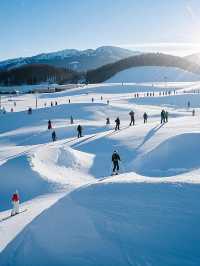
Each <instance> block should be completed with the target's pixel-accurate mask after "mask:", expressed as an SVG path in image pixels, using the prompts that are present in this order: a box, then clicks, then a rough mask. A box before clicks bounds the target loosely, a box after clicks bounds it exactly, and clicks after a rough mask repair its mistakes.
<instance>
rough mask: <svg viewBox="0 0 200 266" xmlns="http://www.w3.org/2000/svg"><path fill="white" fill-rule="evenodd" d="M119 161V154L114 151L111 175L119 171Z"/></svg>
mask: <svg viewBox="0 0 200 266" xmlns="http://www.w3.org/2000/svg"><path fill="white" fill-rule="evenodd" d="M119 161H121V159H120V156H119V154H118V153H117V152H116V151H114V152H113V155H112V162H113V173H114V172H115V171H116V170H117V171H119Z"/></svg>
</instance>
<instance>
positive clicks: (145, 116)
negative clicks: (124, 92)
mask: <svg viewBox="0 0 200 266" xmlns="http://www.w3.org/2000/svg"><path fill="white" fill-rule="evenodd" d="M194 115H195V112H194V111H193V116H194ZM129 116H130V123H129V126H134V125H135V112H134V111H133V110H131V111H130V112H129ZM160 117H161V124H163V123H167V122H168V117H169V113H168V111H166V110H164V109H163V110H162V111H161V113H160ZM147 121H148V114H147V113H146V112H144V114H143V122H144V124H146V123H147ZM120 122H121V121H120V118H119V117H117V118H116V119H115V128H114V129H115V131H118V130H120ZM70 124H74V118H73V116H70ZM106 125H107V126H108V125H110V118H109V117H107V118H106ZM47 128H48V130H51V136H52V141H53V142H54V141H56V140H57V136H56V132H55V129H53V127H52V122H51V120H49V121H48V124H47ZM76 130H77V137H78V138H81V137H82V136H83V134H82V133H83V127H82V126H81V125H80V124H79V125H78V126H77V128H76Z"/></svg>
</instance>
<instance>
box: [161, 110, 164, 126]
mask: <svg viewBox="0 0 200 266" xmlns="http://www.w3.org/2000/svg"><path fill="white" fill-rule="evenodd" d="M160 116H161V121H160V123H161V124H162V123H165V110H162V111H161V113H160Z"/></svg>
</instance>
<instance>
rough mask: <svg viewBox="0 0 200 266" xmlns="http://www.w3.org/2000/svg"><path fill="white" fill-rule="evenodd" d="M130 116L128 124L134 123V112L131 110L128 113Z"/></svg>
mask: <svg viewBox="0 0 200 266" xmlns="http://www.w3.org/2000/svg"><path fill="white" fill-rule="evenodd" d="M129 115H130V117H131V122H130V124H129V125H130V126H131V125H132V124H133V126H134V125H135V113H134V112H133V110H132V111H130V113H129Z"/></svg>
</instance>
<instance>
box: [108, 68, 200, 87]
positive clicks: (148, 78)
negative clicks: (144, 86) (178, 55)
mask: <svg viewBox="0 0 200 266" xmlns="http://www.w3.org/2000/svg"><path fill="white" fill-rule="evenodd" d="M180 81H185V82H186V81H200V75H198V74H194V73H192V72H189V71H185V70H183V69H180V68H175V67H159V66H158V67H156V66H155V67H150V66H146V67H134V68H130V69H126V70H123V71H120V72H118V73H117V74H116V75H114V76H113V77H111V78H110V79H108V80H106V83H119V82H137V83H140V82H180Z"/></svg>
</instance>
